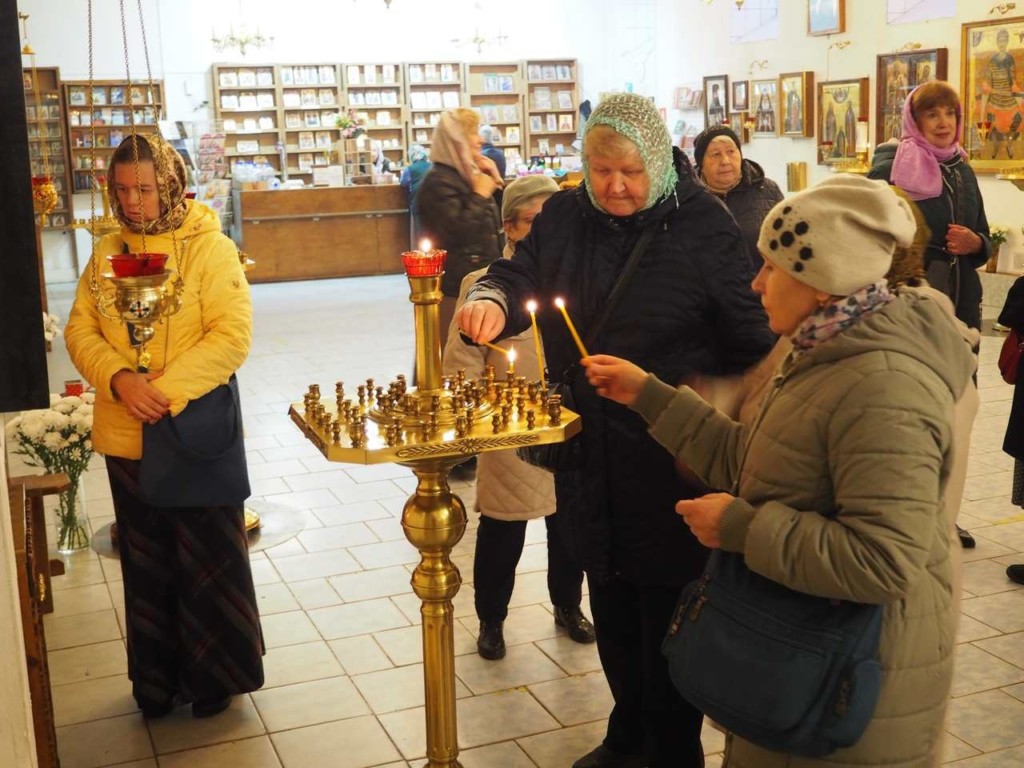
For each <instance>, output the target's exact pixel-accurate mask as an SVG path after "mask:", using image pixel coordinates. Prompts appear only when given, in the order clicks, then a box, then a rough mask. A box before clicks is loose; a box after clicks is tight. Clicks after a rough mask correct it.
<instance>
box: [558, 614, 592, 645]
mask: <svg viewBox="0 0 1024 768" xmlns="http://www.w3.org/2000/svg"><path fill="white" fill-rule="evenodd" d="M555 626H556V627H562V628H563V629H566V630H568V632H569V637H571V638H572V639H573V640H575V641H576V642H577V643H592V642H594V640H595V639H596V638H595V637H594V625H593V624H591V623H590V621H589V620H588V619H587V617H586V616H584V615H583V611H581V610H580V607H579V606H578V605H577V606H576V607H575V608H559V607H558V606H557V605H556V606H555Z"/></svg>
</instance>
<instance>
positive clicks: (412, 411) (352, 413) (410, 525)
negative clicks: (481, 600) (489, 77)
mask: <svg viewBox="0 0 1024 768" xmlns="http://www.w3.org/2000/svg"><path fill="white" fill-rule="evenodd" d="M444 259H445V252H444V251H432V250H429V249H427V250H426V251H425V252H424V251H410V252H407V253H404V254H402V261H403V264H404V265H405V269H406V274H407V276H408V278H409V286H410V289H411V292H410V296H409V298H410V300H411V301H412V303H413V305H414V318H415V326H416V380H417V382H418V384H419V388H418V389H416V390H410V389H408V388H407V387H406V383H405V377H404V376H403V375H399V376H398V377H397V378H396V380H395V381H392V382H391V383H390V385H389V386H388V387H387V389H386V390H385V388H384V387H375V386H374V382H373V379H367V380H366V384H365V385H362V384H361V385H359V386H358V387H357V388H356V391H357V397H358V401H357V402H353V400H352V399H349V397H348V396H347V395H346V392H345V386H344V384H343V383H342V382H340V381H339V382H337V384H336V385H335V388H334V391H335V398H334V404H333V405H332V404H330V403H327V404H326V405H325V404H324V403H323V402H321V395H320V386H319V385H318V384H311V385H310V387H309V391H308V392H307V393H306V395H305V396H304V398H303V401H302V402H301V403H294V404H292V406H291V408H290V409H289V411H288V413H289V415H290V416H291V419H292V421H293V422H294V423H295V425H296V426H297V427H298V428H299V429H300V430H302V432H303V434H304V435H305V436H306V437H307V438H308V439H309V440H310V442H312V443H313V444H314V445H315V446H316V447H317V449H318V450H319V451H320V452H321V453H323V455H324V456H325V457H326V458H327V459H328V461H342V462H350V463H357V464H381V463H387V462H395V463H399V464H402V465H403V466H406V467H409V468H410V469H412V471H413V473H414V474H415V475H416V479H417V483H416V490H415V492H414V493H413V494H412V496H410V497H409V500H408V501H407V502H406V504H405V508H404V509H403V511H402V528H403V529H404V531H405V536H406V538H407V539H408V540H409V542H410V543H411V544H412V545H413V546H414V547H416V549H417V550H418V551H419V553H420V563H419V565H417V566H416V570H415V571H414V572H413V576H412V588H413V591H414V592H415V593H416V596H417V597H419V598H420V600H422V601H423V605H422V606H421V609H420V612H421V615H422V617H423V682H424V692H425V697H426V700H425V702H424V703H425V705H426V737H427V760H428V762H427V765H428V766H429V768H459V766H460V764H459V761H458V755H459V739H458V722H457V719H456V709H455V648H454V627H453V621H454V617H453V609H452V600H453V599H454V597H455V595H456V594H457V593H458V591H459V587H460V586H461V585H462V578H461V576H460V575H459V569H458V568H456V567H455V565H454V564H453V563H452V561H451V552H452V548H453V547H454V546H455V545H456V544H458V543H459V540H460V539H461V538H462V534H463V533H465V530H466V508H465V506H464V505H463V503H462V501H461V500H460V499H459V497H458V496H456V495H455V494H453V493H452V492H451V489H450V488H449V487H448V472H449V470H450V469H451V468H452V467H453V466H455V465H456V464H458V463H459V462H461V461H464V460H465V459H466V458H467V457H469V456H472V455H474V454H477V453H480V452H482V451H496V450H506V449H509V448H515V447H518V446H524V445H534V444H538V443H556V442H561V441H563V440H566V439H567V438H569V437H572V436H573V435H575V434H576V433H577V432H579V430H580V418H579V416H578V415H576V414H575V413H572V412H570V411H566V410H562V409H561V407H560V404H559V401H558V399H556V398H551V399H548V398H547V397H546V393H545V392H543V391H542V388H541V386H540V385H539V384H538V383H537V382H530V383H527V382H526V380H525V379H524V378H522V377H516V376H514V375H513V373H512V372H511V371H509V372H508V374H507V377H506V378H505V379H498V378H496V377H495V374H494V369H493V367H490V366H489V367H488V370H487V375H486V376H485V377H482V378H479V379H467V378H466V376H465V372H463V371H460V372H459V373H458V375H456V376H446V377H442V376H441V328H440V304H441V298H442V295H441V275H442V274H443V269H444Z"/></svg>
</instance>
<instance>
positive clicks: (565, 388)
mask: <svg viewBox="0 0 1024 768" xmlns="http://www.w3.org/2000/svg"><path fill="white" fill-rule="evenodd" d="M660 224H661V220H660V219H657V220H655V221H652V222H650V223H649V224H648V225H647V226H646V227H645V228H644V231H643V232H641V233H640V237H639V238H637V241H636V245H634V246H633V250H632V251H631V252H630V254H629V259H628V260H627V261H626V264H625V266H624V267H623V268H622V273H621V274H620V275H619V278H618V280H616V281H615V285H614V286H613V287H612V291H611V293H610V294H609V295H608V299H607V301H605V303H604V308H603V309H602V310H601V314H600V316H599V317H598V318H597V322H595V323H594V325H593V326H592V327H591V329H590V332H589V333H588V334H587V338H586V340H585V341H584V342H583V346H584V347H589V346H590V345H592V344H593V343H594V341H595V340H596V339H597V337H598V334H600V333H601V329H602V328H604V325H605V323H606V322H607V321H608V317H609V315H611V313H612V309H614V307H615V305H616V304H617V303H618V301H619V297H621V296H622V292H623V289H624V288H625V286H626V284H627V283H628V282H629V278H630V277H631V276H632V274H633V272H634V271H636V266H637V264H639V263H640V257H641V256H643V254H644V251H646V250H647V246H648V244H650V242H651V238H653V237H654V232H655V230H656V229H657V228H658V226H659V225H660ZM579 371H580V365H579V363H573V364H572V365H570V366H569V367H568V368H567V369H566V371H565V373H563V374H562V378H561V379H558V380H554V381H551V382H550V386H549V388H548V394H549V395H559V396H560V397H561V398H562V407H564V408H567V409H568V410H570V411H575V410H576V398H575V396H574V395H573V392H572V387H573V383H574V382H575V381H576V376H577V374H579ZM516 456H518V457H519V458H520V459H522V460H523V461H525V462H526V463H527V464H529V465H530V466H533V467H540V468H541V469H546V470H548V471H549V472H569V471H572V470H577V469H583V443H582V441H581V438H580V433H579V432H577V433H576V434H575V435H573V436H572V437H570V438H569V439H568V440H563V441H562V442H560V443H543V444H540V445H526V446H523V447H521V448H516Z"/></svg>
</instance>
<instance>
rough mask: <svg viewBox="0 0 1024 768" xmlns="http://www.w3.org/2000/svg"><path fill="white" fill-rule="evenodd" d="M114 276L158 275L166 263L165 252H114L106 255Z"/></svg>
mask: <svg viewBox="0 0 1024 768" xmlns="http://www.w3.org/2000/svg"><path fill="white" fill-rule="evenodd" d="M107 261H109V262H110V267H111V269H113V270H114V277H140V276H143V275H158V274H160V273H161V272H163V271H164V265H165V264H166V263H167V254H166V253H115V254H112V255H110V256H107Z"/></svg>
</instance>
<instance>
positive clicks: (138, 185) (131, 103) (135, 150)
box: [118, 0, 150, 253]
mask: <svg viewBox="0 0 1024 768" xmlns="http://www.w3.org/2000/svg"><path fill="white" fill-rule="evenodd" d="M118 7H119V9H120V11H121V40H122V41H123V43H124V76H125V80H127V84H126V86H125V87H126V88H127V89H128V110H129V112H131V116H130V122H129V124H130V125H131V135H132V160H133V161H134V163H135V191H136V192H137V193H138V195H139V210H140V214H141V217H140V218H141V226H140V229H141V232H142V252H143V253H149V251H147V250H146V228H147V227H148V226H149V225H150V222H149V221H147V220H146V208H145V206H144V205H143V203H142V178H141V177H140V175H139V131H138V128H137V127H136V126H135V100H134V99H133V98H132V71H131V66H130V64H129V61H128V23H127V20H126V17H125V12H124V0H118Z"/></svg>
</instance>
